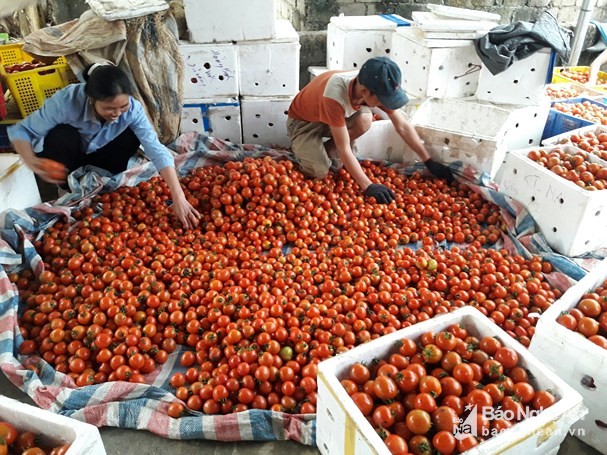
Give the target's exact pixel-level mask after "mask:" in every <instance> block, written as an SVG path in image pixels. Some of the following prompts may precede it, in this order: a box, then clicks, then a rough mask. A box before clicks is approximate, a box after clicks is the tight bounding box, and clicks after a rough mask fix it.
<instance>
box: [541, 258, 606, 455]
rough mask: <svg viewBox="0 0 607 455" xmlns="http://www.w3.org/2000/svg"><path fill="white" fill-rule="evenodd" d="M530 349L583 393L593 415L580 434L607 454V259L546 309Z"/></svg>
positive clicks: (580, 426) (581, 423) (580, 427)
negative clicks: (606, 406)
mask: <svg viewBox="0 0 607 455" xmlns="http://www.w3.org/2000/svg"><path fill="white" fill-rule="evenodd" d="M529 349H530V351H531V352H532V353H533V354H535V355H536V356H538V357H539V358H540V360H542V361H543V362H544V363H545V364H546V365H548V366H549V367H550V368H552V369H553V370H554V371H555V372H556V374H558V375H559V377H561V378H562V379H563V380H564V381H566V382H567V383H568V384H569V385H570V386H571V387H573V388H574V389H575V390H577V391H578V392H579V393H580V394H581V395H582V397H583V398H584V403H585V404H586V406H587V407H588V415H587V416H586V417H585V418H584V419H583V420H581V421H579V422H576V423H575V424H574V428H575V429H576V431H575V434H576V435H577V437H578V438H580V439H581V440H583V441H584V442H585V443H586V444H588V445H590V446H592V447H594V448H595V449H597V450H598V451H599V452H601V453H607V452H606V451H605V448H606V447H607V409H606V408H605V397H606V396H607V261H602V262H601V263H600V264H599V265H598V266H597V267H596V268H594V269H593V270H592V271H591V272H590V273H589V274H588V275H586V276H585V277H584V278H583V279H582V280H580V281H579V282H578V283H577V284H576V285H574V286H572V287H571V288H569V290H567V292H565V293H564V294H563V296H562V297H561V298H560V299H559V300H558V301H556V302H555V303H554V304H553V305H552V306H551V307H550V308H549V309H548V311H546V313H544V315H543V316H542V317H541V319H540V321H539V323H538V325H537V330H536V332H535V336H534V338H533V341H532V342H531V346H530V347H529Z"/></svg>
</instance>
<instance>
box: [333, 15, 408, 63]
mask: <svg viewBox="0 0 607 455" xmlns="http://www.w3.org/2000/svg"><path fill="white" fill-rule="evenodd" d="M396 28H397V23H396V22H394V21H391V20H389V19H386V18H384V17H382V16H336V17H332V18H331V21H330V22H329V24H328V25H327V68H328V69H330V70H354V69H360V67H361V66H362V65H363V63H365V62H366V61H367V60H368V59H370V58H372V57H390V56H391V52H392V34H393V33H394V31H395V30H396Z"/></svg>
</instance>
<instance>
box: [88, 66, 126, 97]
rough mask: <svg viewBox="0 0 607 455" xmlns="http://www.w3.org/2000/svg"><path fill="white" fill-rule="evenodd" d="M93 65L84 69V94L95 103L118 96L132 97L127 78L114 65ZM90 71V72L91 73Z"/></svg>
mask: <svg viewBox="0 0 607 455" xmlns="http://www.w3.org/2000/svg"><path fill="white" fill-rule="evenodd" d="M93 66H94V65H90V66H87V67H86V68H85V69H84V72H83V76H84V80H85V81H86V86H85V88H84V91H85V93H86V94H87V95H88V96H89V97H90V98H92V99H93V100H95V101H103V100H107V99H110V98H114V97H116V96H118V95H132V94H133V89H132V86H131V82H130V81H129V78H128V76H127V75H126V73H125V72H124V71H122V70H121V69H120V68H118V67H117V66H114V65H96V66H95V68H93ZM91 69H92V71H91Z"/></svg>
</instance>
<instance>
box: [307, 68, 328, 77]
mask: <svg viewBox="0 0 607 455" xmlns="http://www.w3.org/2000/svg"><path fill="white" fill-rule="evenodd" d="M327 71H329V68H327V67H326V66H308V73H310V80H312V79H314V78H315V77H316V76H320V75H321V74H322V73H326V72H327Z"/></svg>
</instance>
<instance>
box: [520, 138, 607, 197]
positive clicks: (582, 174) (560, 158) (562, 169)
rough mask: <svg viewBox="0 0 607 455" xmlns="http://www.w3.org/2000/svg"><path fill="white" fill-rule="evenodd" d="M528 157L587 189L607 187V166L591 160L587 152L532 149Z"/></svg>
mask: <svg viewBox="0 0 607 455" xmlns="http://www.w3.org/2000/svg"><path fill="white" fill-rule="evenodd" d="M527 158H529V159H530V160H532V161H535V162H536V163H538V164H539V165H541V166H543V167H545V168H547V169H548V170H550V172H553V173H555V174H556V175H558V176H559V177H561V178H564V179H565V180H569V181H570V182H573V183H575V184H576V185H577V186H579V187H580V188H583V189H585V190H587V191H597V190H604V189H605V188H606V187H607V167H605V166H603V165H602V164H600V163H593V162H591V161H589V160H588V156H587V154H586V152H583V151H581V150H578V151H576V152H570V151H566V150H563V149H561V148H559V147H556V148H553V149H550V150H546V149H538V150H531V151H530V152H529V153H527Z"/></svg>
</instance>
